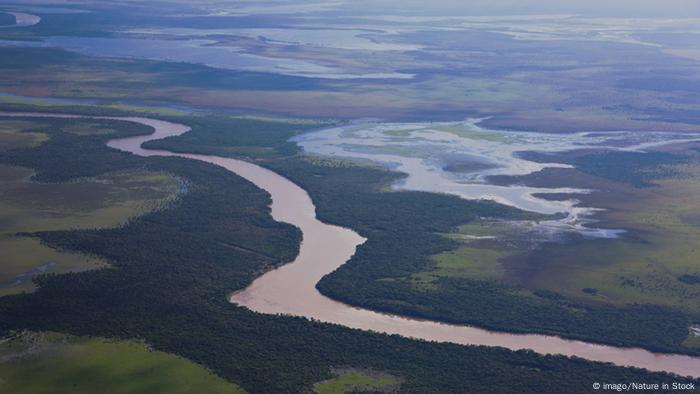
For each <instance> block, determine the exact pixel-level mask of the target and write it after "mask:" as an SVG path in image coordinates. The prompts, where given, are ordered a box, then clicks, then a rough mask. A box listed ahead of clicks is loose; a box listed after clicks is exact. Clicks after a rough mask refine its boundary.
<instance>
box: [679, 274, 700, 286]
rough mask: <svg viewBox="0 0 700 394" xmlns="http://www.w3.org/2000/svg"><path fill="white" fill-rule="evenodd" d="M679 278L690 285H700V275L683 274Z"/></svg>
mask: <svg viewBox="0 0 700 394" xmlns="http://www.w3.org/2000/svg"><path fill="white" fill-rule="evenodd" d="M678 280H679V281H681V282H683V283H687V284H689V285H700V275H681V276H679V277H678Z"/></svg>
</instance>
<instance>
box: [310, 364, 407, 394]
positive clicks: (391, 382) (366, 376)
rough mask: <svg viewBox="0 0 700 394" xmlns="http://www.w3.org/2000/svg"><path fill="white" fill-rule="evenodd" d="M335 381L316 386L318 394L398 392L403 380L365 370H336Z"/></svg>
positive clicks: (320, 383)
mask: <svg viewBox="0 0 700 394" xmlns="http://www.w3.org/2000/svg"><path fill="white" fill-rule="evenodd" d="M334 373H335V374H336V375H337V376H336V377H335V378H333V379H329V380H325V381H323V382H319V383H316V384H315V385H314V391H315V392H316V393H318V394H343V393H357V392H374V393H377V392H380V393H394V392H398V389H399V385H400V384H401V379H399V378H397V377H395V376H392V375H389V374H385V373H379V372H373V371H364V370H354V369H348V370H336V371H334Z"/></svg>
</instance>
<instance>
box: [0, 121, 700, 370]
mask: <svg viewBox="0 0 700 394" xmlns="http://www.w3.org/2000/svg"><path fill="white" fill-rule="evenodd" d="M7 115H11V116H37V117H66V118H77V117H84V116H80V115H52V114H27V113H11V114H8V113H0V116H7ZM98 118H101V119H116V120H126V121H131V122H136V123H140V124H143V125H147V126H151V127H153V128H154V129H155V132H154V133H153V134H151V135H148V136H140V137H131V138H123V139H117V140H112V141H109V142H108V145H109V146H110V147H112V148H115V149H120V150H123V151H127V152H131V153H133V154H136V155H140V156H177V157H185V158H189V159H193V160H200V161H204V162H207V163H212V164H215V165H219V166H221V167H224V168H226V169H227V170H229V171H231V172H234V173H236V174H238V175H239V176H241V177H243V178H245V179H247V180H249V181H250V182H252V183H254V184H255V185H257V186H258V187H260V188H262V189H264V190H266V191H267V192H268V193H270V195H271V196H272V201H273V203H272V206H271V208H272V216H273V217H274V219H275V220H277V221H280V222H285V223H289V224H292V225H294V226H297V227H298V228H300V229H301V231H302V232H303V235H304V240H303V242H302V245H301V250H300V253H299V256H298V257H297V258H296V260H294V261H293V262H292V263H290V264H287V265H285V266H283V267H281V268H279V269H276V270H273V271H270V272H268V273H266V274H264V275H263V276H261V277H259V278H258V279H257V280H255V281H254V282H253V283H252V284H251V285H250V286H249V287H248V288H246V289H244V290H242V291H239V292H237V293H235V294H234V295H232V296H231V302H232V303H235V304H238V305H241V306H245V307H247V308H249V309H251V310H254V311H256V312H260V313H266V314H278V313H280V314H289V315H297V316H304V317H307V318H313V319H316V320H320V321H323V322H328V323H335V324H339V325H343V326H347V327H352V328H358V329H362V330H371V331H376V332H383V333H387V334H398V335H402V336H405V337H410V338H416V339H423V340H428V341H438V342H451V343H456V344H462V345H485V346H500V347H504V348H508V349H512V350H520V349H531V350H534V351H535V352H538V353H542V354H561V355H566V356H577V357H581V358H585V359H588V360H593V361H604V362H611V363H614V364H617V365H622V366H635V367H641V368H647V369H649V370H652V371H666V372H671V373H676V374H679V375H684V376H693V377H696V378H698V377H700V358H695V357H689V356H682V355H674V354H655V353H651V352H649V351H646V350H643V349H633V348H617V347H613V346H604V345H597V344H590V343H586V342H581V341H571V340H566V339H562V338H559V337H553V336H544V335H521V334H517V335H516V334H506V333H500V332H491V331H487V330H482V329H479V328H475V327H469V326H460V325H451V324H442V323H437V322H432V321H425V320H415V319H408V318H404V317H399V316H394V315H388V314H381V313H376V312H372V311H369V310H365V309H360V308H355V307H351V306H348V305H346V304H342V303H339V302H336V301H333V300H331V299H329V298H327V297H324V296H323V295H321V294H320V293H319V292H318V291H317V290H316V288H315V285H316V283H317V282H318V281H319V280H320V279H321V278H322V277H323V276H324V275H326V274H327V273H329V272H331V271H333V270H335V269H336V268H338V267H339V266H341V265H343V264H344V263H345V262H346V261H347V260H348V259H350V257H351V256H352V255H353V254H354V253H355V248H356V247H357V246H359V245H361V244H362V243H363V242H364V239H363V238H362V237H360V236H359V235H358V234H357V233H355V232H353V231H352V230H349V229H345V228H341V227H337V226H330V225H327V224H325V223H322V222H320V221H319V220H317V219H316V213H315V207H314V205H313V201H311V198H310V197H309V195H308V194H307V193H306V191H304V190H303V189H301V188H300V187H299V186H297V185H295V184H294V183H292V182H291V181H289V180H287V179H285V178H283V177H281V176H279V175H277V174H276V173H274V172H272V171H270V170H267V169H265V168H262V167H259V166H257V165H254V164H251V163H247V162H244V161H240V160H235V159H229V158H221V157H216V156H208V155H195V154H179V153H172V152H167V151H157V150H147V149H143V148H141V144H142V143H144V142H146V141H150V140H157V139H161V138H164V137H169V136H176V135H180V134H183V133H185V132H187V131H189V127H187V126H184V125H180V124H175V123H170V122H165V121H160V120H155V119H148V118H138V117H131V118H117V117H98Z"/></svg>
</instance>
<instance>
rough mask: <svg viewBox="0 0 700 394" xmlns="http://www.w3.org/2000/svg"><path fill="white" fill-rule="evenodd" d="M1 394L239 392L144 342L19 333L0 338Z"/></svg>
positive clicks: (231, 385)
mask: <svg viewBox="0 0 700 394" xmlns="http://www.w3.org/2000/svg"><path fill="white" fill-rule="evenodd" d="M0 391H2V392H7V393H14V394H49V393H74V394H81V393H85V394H90V393H114V394H118V393H125V394H126V393H129V394H131V393H134V394H138V393H143V394H146V393H182V394H186V393H221V394H223V393H229V394H238V393H243V392H244V391H243V390H242V389H241V388H239V387H237V386H236V385H234V384H231V383H229V382H226V381H225V380H223V379H221V378H220V377H218V376H216V375H214V374H213V373H211V372H209V371H208V370H207V369H205V368H203V367H201V366H199V365H197V364H194V363H192V362H191V361H188V360H185V359H183V358H181V357H177V356H174V355H171V354H167V353H163V352H158V351H152V350H151V349H149V348H148V346H146V345H145V344H143V343H140V342H134V341H114V340H106V339H100V338H87V337H74V336H69V335H63V334H54V333H31V332H22V333H21V334H18V335H15V336H13V337H8V338H5V339H2V340H0Z"/></svg>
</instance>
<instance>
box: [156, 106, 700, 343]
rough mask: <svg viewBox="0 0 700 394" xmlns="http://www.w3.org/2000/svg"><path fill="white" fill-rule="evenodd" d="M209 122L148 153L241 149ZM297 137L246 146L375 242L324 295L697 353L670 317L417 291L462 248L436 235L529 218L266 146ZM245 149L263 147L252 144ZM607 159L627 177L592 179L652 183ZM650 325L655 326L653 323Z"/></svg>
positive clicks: (630, 160) (444, 285) (506, 292)
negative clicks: (440, 256)
mask: <svg viewBox="0 0 700 394" xmlns="http://www.w3.org/2000/svg"><path fill="white" fill-rule="evenodd" d="M208 121H209V120H208V118H201V119H199V120H198V123H202V122H204V123H203V124H202V125H201V126H199V127H198V128H195V129H193V131H192V133H191V134H192V135H190V136H188V135H187V134H186V135H185V136H183V137H176V138H171V139H169V140H165V141H163V142H153V143H152V144H151V145H152V146H153V147H158V148H167V149H174V150H178V151H194V152H198V153H212V154H221V152H222V151H223V150H224V149H225V148H224V147H222V146H221V144H232V145H234V144H236V143H237V142H236V141H237V140H239V137H238V135H240V134H242V132H241V127H243V128H245V127H246V126H247V125H245V124H241V123H238V122H234V123H232V124H231V125H230V127H228V128H221V127H220V125H219V124H218V123H214V124H215V125H217V126H218V127H217V130H220V132H221V133H224V134H230V135H227V136H217V137H216V138H215V139H213V138H211V137H210V135H211V133H208V132H203V131H201V130H202V129H206V127H205V125H206V122H208ZM215 122H218V121H215ZM263 126H264V125H263ZM296 133H297V131H296V129H294V128H292V129H290V130H288V131H287V132H282V131H278V132H277V134H272V135H271V134H269V133H260V134H256V133H250V135H248V136H247V137H246V138H252V139H255V138H256V136H257V135H259V136H260V137H259V138H260V142H259V144H270V145H271V146H278V147H279V146H282V147H284V148H283V149H278V153H279V154H278V155H277V156H270V155H265V156H261V158H262V161H261V162H260V164H262V165H264V166H267V167H269V168H271V169H273V170H275V171H276V172H278V173H280V174H282V175H284V176H286V177H287V178H289V179H291V180H293V181H294V182H295V183H297V184H299V185H300V186H302V187H303V188H304V189H306V190H307V191H309V193H310V195H311V196H312V198H313V200H314V203H315V204H316V206H317V211H318V216H319V218H321V219H322V220H323V221H326V222H328V223H333V224H338V225H342V226H347V227H350V228H352V229H354V230H356V231H358V232H359V233H360V234H361V235H363V236H364V237H365V238H367V239H368V241H367V242H366V243H365V244H364V245H362V246H361V247H360V248H359V249H358V252H357V254H356V255H355V256H354V257H353V258H352V259H351V260H350V262H348V263H347V264H345V265H343V266H342V267H340V268H339V269H338V270H337V271H335V272H334V273H332V274H330V275H328V276H326V277H325V278H324V279H323V280H322V281H321V282H320V283H319V284H318V288H319V290H320V291H321V292H322V293H324V294H326V295H328V296H330V297H332V298H335V299H338V300H341V301H344V302H347V303H350V304H354V305H361V306H364V307H368V308H371V309H375V310H381V311H386V312H392V313H399V314H403V315H408V316H414V317H420V318H429V319H435V320H442V321H446V322H452V323H466V324H475V325H479V326H482V327H487V328H491V329H496V330H503V331H515V332H537V333H547V334H555V335H559V336H563V337H568V338H575V339H581V340H586V341H594V342H600V343H608V344H614V345H621V346H641V347H645V348H648V349H652V350H655V351H665V352H686V353H688V352H690V353H693V352H696V350H694V349H689V348H687V347H683V346H682V345H681V344H682V342H683V341H684V340H685V339H686V338H687V336H688V330H687V327H688V326H689V325H691V324H692V317H691V316H688V315H686V314H683V313H681V312H677V311H675V310H672V309H669V308H664V307H659V306H652V305H632V306H627V307H614V306H605V305H599V304H590V303H582V302H580V301H575V300H570V299H567V298H565V297H564V296H561V295H559V294H556V293H552V292H549V291H538V292H535V293H534V294H532V296H530V297H523V296H522V294H523V291H524V290H523V289H520V288H518V287H513V286H506V285H503V284H499V283H494V282H489V281H476V280H467V279H461V278H460V279H458V278H442V279H439V280H438V281H437V282H436V283H435V286H434V288H433V289H430V290H425V289H421V288H417V287H416V286H414V284H413V283H412V282H411V280H410V279H409V277H410V275H411V274H414V273H417V272H421V271H425V270H426V269H429V268H430V267H431V266H432V265H433V264H434V263H433V262H432V261H431V260H430V259H429V256H431V255H434V254H437V253H440V252H443V251H447V250H451V249H454V248H456V247H457V244H456V242H455V241H453V240H450V239H448V238H445V237H443V236H440V235H439V233H447V232H450V231H452V230H454V228H455V227H456V226H458V225H461V224H464V223H467V222H469V221H471V220H473V219H476V218H480V217H490V218H499V219H518V218H520V219H522V218H533V215H531V214H528V213H524V212H522V211H518V210H515V209H512V208H509V207H505V206H503V205H499V204H496V203H491V202H487V201H465V200H462V199H459V198H457V197H451V196H446V195H439V194H432V193H421V192H386V191H385V190H384V189H385V187H386V186H387V185H388V184H390V183H392V182H394V181H396V180H397V179H399V178H400V176H401V175H400V174H396V173H392V172H388V171H384V170H380V169H374V168H368V167H363V166H353V165H337V163H335V164H329V163H324V162H323V161H322V160H310V159H308V158H306V157H304V156H299V155H297V156H292V157H290V156H285V155H286V154H288V153H290V152H291V148H287V147H288V145H285V144H282V143H281V142H277V143H274V142H271V141H270V140H269V139H270V138H271V137H272V138H274V137H277V138H280V139H285V140H286V139H287V138H289V137H290V136H292V135H295V134H296ZM213 141H216V143H214V142H213ZM245 143H246V144H249V145H252V144H256V142H254V141H250V140H249V141H246V142H245ZM282 152H283V153H284V155H283V154H282ZM230 155H231V156H236V154H235V153H231V154H230ZM600 156H601V158H600V160H601V161H603V162H604V163H605V164H616V163H622V164H620V169H619V170H617V171H616V172H615V173H611V174H606V173H602V170H600V168H607V167H601V166H596V165H593V164H591V165H589V167H586V168H587V171H588V172H590V173H594V174H596V175H599V176H606V177H611V178H615V179H625V180H626V181H629V182H635V183H636V182H639V183H640V184H643V185H646V183H645V182H648V181H650V180H651V179H652V176H653V173H650V172H648V171H644V167H641V166H640V163H639V158H638V157H637V156H636V155H635V154H627V153H623V154H622V156H621V157H618V156H616V155H615V154H609V155H600ZM596 157H597V156H596ZM654 158H655V159H656V160H652V164H655V163H657V162H659V163H671V162H677V160H679V159H677V158H676V156H674V155H666V154H659V155H657V156H654ZM581 160H582V159H581ZM426 207H430V209H426ZM648 316H655V317H656V318H654V319H648V318H647V317H648Z"/></svg>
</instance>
